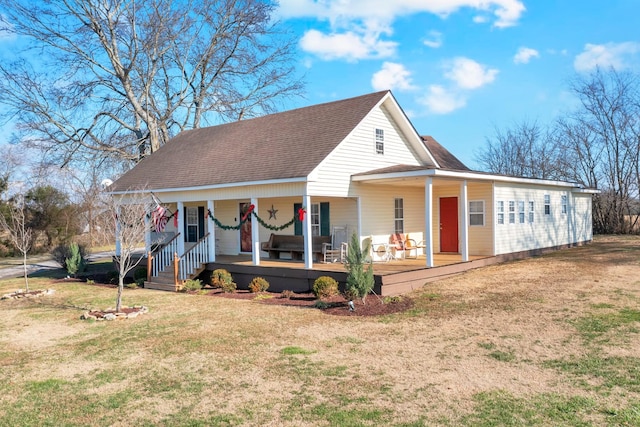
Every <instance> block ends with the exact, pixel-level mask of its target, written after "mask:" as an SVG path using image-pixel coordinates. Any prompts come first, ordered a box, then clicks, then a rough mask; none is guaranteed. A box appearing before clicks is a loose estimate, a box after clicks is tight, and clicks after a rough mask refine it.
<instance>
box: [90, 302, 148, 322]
mask: <svg viewBox="0 0 640 427" xmlns="http://www.w3.org/2000/svg"><path fill="white" fill-rule="evenodd" d="M148 312H149V309H148V308H147V307H145V306H143V305H134V306H133V307H123V308H122V310H121V311H119V312H116V310H115V309H114V308H109V309H107V310H104V311H101V310H89V311H86V312H84V313H83V314H82V315H81V316H80V319H81V320H96V321H103V320H124V319H133V318H136V317H138V316H139V315H141V314H144V313H148Z"/></svg>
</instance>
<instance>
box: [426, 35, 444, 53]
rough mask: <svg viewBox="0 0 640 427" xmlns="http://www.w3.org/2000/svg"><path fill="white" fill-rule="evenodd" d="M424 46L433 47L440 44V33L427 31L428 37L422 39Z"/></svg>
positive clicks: (435, 47)
mask: <svg viewBox="0 0 640 427" xmlns="http://www.w3.org/2000/svg"><path fill="white" fill-rule="evenodd" d="M423 43H424V45H425V46H428V47H432V48H434V49H437V48H439V47H440V46H442V33H441V32H440V31H429V39H427V40H424V41H423Z"/></svg>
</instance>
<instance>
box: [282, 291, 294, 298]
mask: <svg viewBox="0 0 640 427" xmlns="http://www.w3.org/2000/svg"><path fill="white" fill-rule="evenodd" d="M294 295H295V294H294V293H293V291H290V290H288V289H285V290H284V291H282V292H280V298H291V297H293V296H294Z"/></svg>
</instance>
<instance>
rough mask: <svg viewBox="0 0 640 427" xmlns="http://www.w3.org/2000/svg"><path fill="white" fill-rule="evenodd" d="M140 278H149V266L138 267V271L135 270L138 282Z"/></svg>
mask: <svg viewBox="0 0 640 427" xmlns="http://www.w3.org/2000/svg"><path fill="white" fill-rule="evenodd" d="M140 279H142V280H143V281H144V280H147V267H138V268H136V271H134V272H133V280H135V281H136V283H138V281H139V280H140Z"/></svg>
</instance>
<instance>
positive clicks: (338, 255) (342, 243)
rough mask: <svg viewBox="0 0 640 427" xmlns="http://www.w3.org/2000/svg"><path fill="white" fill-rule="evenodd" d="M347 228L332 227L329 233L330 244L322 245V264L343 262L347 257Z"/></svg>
mask: <svg viewBox="0 0 640 427" xmlns="http://www.w3.org/2000/svg"><path fill="white" fill-rule="evenodd" d="M348 236H349V234H348V232H347V227H333V233H331V243H324V244H323V245H322V255H323V258H324V262H325V263H328V262H344V260H345V258H346V257H347V250H348V244H347V237H348Z"/></svg>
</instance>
